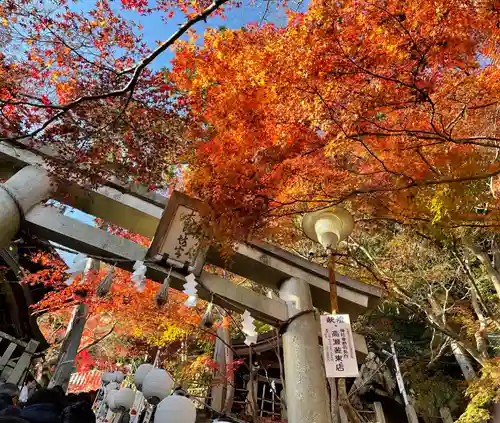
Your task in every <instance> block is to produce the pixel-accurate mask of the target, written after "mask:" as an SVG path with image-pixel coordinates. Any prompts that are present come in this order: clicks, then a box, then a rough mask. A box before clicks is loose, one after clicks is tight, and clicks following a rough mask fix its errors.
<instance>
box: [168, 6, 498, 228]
mask: <svg viewBox="0 0 500 423" xmlns="http://www.w3.org/2000/svg"><path fill="white" fill-rule="evenodd" d="M499 13H500V10H499V5H498V2H494V1H484V2H473V1H466V2H463V1H454V0H439V1H435V2H424V3H422V2H417V1H414V0H406V1H383V2H382V1H373V2H369V1H358V0H347V1H343V2H334V1H315V2H313V3H312V4H311V5H310V8H309V10H308V11H307V12H305V13H302V14H301V13H289V21H288V24H287V25H286V26H285V27H284V28H280V27H275V26H273V25H266V26H264V27H261V28H258V27H250V28H248V29H247V30H244V31H243V30H240V31H232V30H224V31H215V30H212V31H210V32H209V33H207V34H206V35H205V39H204V40H205V42H204V45H203V46H196V45H193V44H189V43H184V44H183V45H181V46H180V47H178V49H177V54H176V59H175V65H174V70H173V72H172V73H171V79H172V80H174V81H175V83H176V86H177V87H178V88H179V90H184V94H185V99H186V103H187V104H188V105H189V109H190V112H191V114H192V115H193V116H195V117H196V118H197V119H198V125H197V126H195V127H194V128H193V129H192V134H193V136H197V137H200V135H201V136H203V137H205V141H204V142H201V143H200V144H199V145H198V147H197V149H196V152H194V153H193V154H192V155H190V156H189V159H190V160H189V162H190V166H191V167H190V169H191V172H190V174H189V178H188V180H187V186H188V190H189V191H190V192H191V193H192V194H193V195H196V196H198V197H200V198H202V199H203V200H205V201H206V202H207V203H208V204H210V205H211V208H212V210H211V216H210V217H211V219H212V220H213V221H216V222H219V223H221V224H222V226H223V227H225V228H226V229H225V231H226V232H228V231H229V232H230V233H231V235H232V236H237V237H239V238H242V237H243V238H244V237H245V236H247V235H248V233H249V232H251V231H253V230H256V229H259V228H261V227H262V226H265V225H268V226H269V223H271V226H272V224H273V223H272V222H275V221H276V218H279V217H282V216H289V215H293V214H295V213H297V212H302V211H304V210H307V209H309V210H310V209H317V208H322V207H327V206H330V205H337V204H340V203H344V204H345V205H347V206H348V207H350V209H351V210H353V211H355V212H356V213H357V214H358V216H359V215H361V216H362V215H365V216H366V215H369V216H372V217H373V216H376V217H391V218H396V219H399V220H401V221H405V222H408V221H412V220H419V219H420V220H424V221H432V220H435V221H440V222H441V223H442V224H444V223H447V224H449V225H460V224H475V223H478V222H480V223H481V224H482V225H496V219H497V217H496V216H497V213H496V211H497V205H496V200H495V196H496V188H495V187H496V176H497V175H498V174H499V173H500V164H499V163H500V162H499V161H498V160H497V155H498V154H497V153H498V142H499V141H500V135H499V129H498V126H497V120H498V101H499V92H500V90H499V81H500V77H499V76H500V74H499V66H498V59H499V56H498V55H499V49H498V40H499V36H500V29H499V28H500V25H499V23H498V22H499ZM490 188H491V189H490ZM492 191H493V192H492ZM228 227H230V228H231V229H227V228H228Z"/></svg>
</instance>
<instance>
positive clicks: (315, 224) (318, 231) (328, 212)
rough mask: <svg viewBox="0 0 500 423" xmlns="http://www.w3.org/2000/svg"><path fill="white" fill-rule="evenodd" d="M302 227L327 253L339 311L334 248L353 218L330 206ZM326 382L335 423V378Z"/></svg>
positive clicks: (334, 305) (335, 308)
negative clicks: (328, 386)
mask: <svg viewBox="0 0 500 423" xmlns="http://www.w3.org/2000/svg"><path fill="white" fill-rule="evenodd" d="M302 229H303V231H304V233H305V234H306V236H307V237H308V238H310V239H312V240H313V241H316V242H319V243H320V244H321V245H322V246H323V248H324V249H325V250H326V251H327V253H328V254H329V258H328V282H329V286H330V304H331V309H332V314H335V313H337V312H338V311H339V304H338V298H337V284H336V280H335V250H336V248H337V245H338V244H339V242H341V241H343V240H344V239H346V238H347V237H348V236H349V235H350V233H351V232H352V230H353V229H354V219H353V218H352V216H351V214H350V213H349V212H348V211H347V210H345V209H343V208H341V207H330V208H327V209H324V210H319V211H316V212H312V213H307V214H306V215H305V216H304V218H303V219H302ZM328 384H329V385H330V404H331V415H332V422H333V423H337V422H338V421H339V417H340V415H339V402H338V399H337V385H336V383H335V379H334V378H328ZM343 386H344V385H342V386H341V385H340V381H339V392H343ZM354 421H356V420H354Z"/></svg>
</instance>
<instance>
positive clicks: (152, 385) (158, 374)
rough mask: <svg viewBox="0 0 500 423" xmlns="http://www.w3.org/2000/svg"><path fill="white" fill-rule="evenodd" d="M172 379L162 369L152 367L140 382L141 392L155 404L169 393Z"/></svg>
mask: <svg viewBox="0 0 500 423" xmlns="http://www.w3.org/2000/svg"><path fill="white" fill-rule="evenodd" d="M173 385H174V381H173V380H172V378H171V377H170V375H169V374H168V372H167V371H166V370H164V369H156V368H155V369H152V370H151V371H150V372H148V374H147V375H146V377H145V378H144V381H143V382H142V393H143V394H144V397H145V398H146V399H147V400H148V401H149V402H150V403H152V404H155V403H156V404H157V403H158V402H160V401H161V400H162V399H163V398H165V397H166V396H168V395H170V392H171V391H172V387H173Z"/></svg>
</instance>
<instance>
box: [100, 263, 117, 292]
mask: <svg viewBox="0 0 500 423" xmlns="http://www.w3.org/2000/svg"><path fill="white" fill-rule="evenodd" d="M114 273H115V268H114V267H112V268H111V269H110V270H109V271H108V273H107V274H106V276H105V277H104V279H103V280H102V281H101V283H99V285H98V286H97V289H96V290H95V294H96V295H97V296H98V297H105V296H106V295H108V292H109V291H110V290H111V285H112V284H113V275H114Z"/></svg>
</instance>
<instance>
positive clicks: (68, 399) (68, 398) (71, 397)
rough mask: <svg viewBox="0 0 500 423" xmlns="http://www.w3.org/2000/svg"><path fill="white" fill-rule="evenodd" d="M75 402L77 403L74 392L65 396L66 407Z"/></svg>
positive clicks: (76, 396)
mask: <svg viewBox="0 0 500 423" xmlns="http://www.w3.org/2000/svg"><path fill="white" fill-rule="evenodd" d="M77 401H78V395H76V394H75V393H74V392H71V393H69V394H68V395H66V403H67V404H68V405H71V404H74V403H75V402H77Z"/></svg>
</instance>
